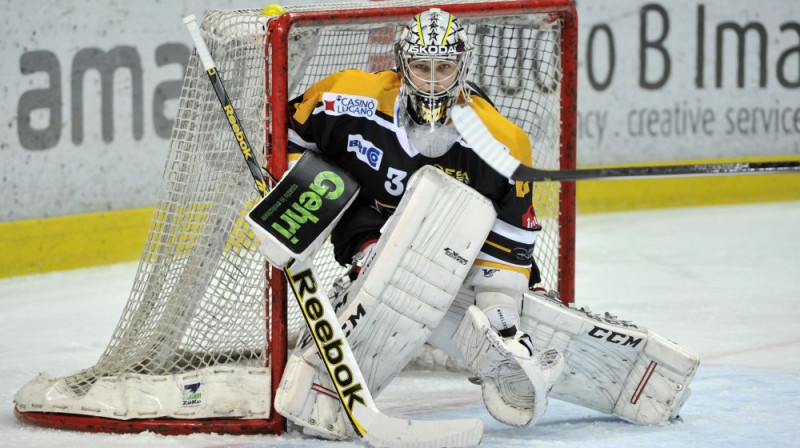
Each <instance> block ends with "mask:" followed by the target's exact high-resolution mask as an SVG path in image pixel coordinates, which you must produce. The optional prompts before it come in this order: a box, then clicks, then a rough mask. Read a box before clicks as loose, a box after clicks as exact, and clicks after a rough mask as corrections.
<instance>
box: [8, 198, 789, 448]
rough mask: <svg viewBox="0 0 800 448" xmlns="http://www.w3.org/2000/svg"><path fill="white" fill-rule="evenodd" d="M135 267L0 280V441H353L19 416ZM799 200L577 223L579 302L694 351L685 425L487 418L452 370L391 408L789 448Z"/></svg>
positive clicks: (591, 415) (610, 437)
mask: <svg viewBox="0 0 800 448" xmlns="http://www.w3.org/2000/svg"><path fill="white" fill-rule="evenodd" d="M135 270H136V264H135V263H127V264H120V265H114V266H106V267H98V268H93V269H84V270H76V271H70V272H60V273H50V274H45V275H36V276H27V277H17V278H10V279H5V280H0V307H1V308H0V309H2V312H0V360H1V361H2V362H0V384H2V386H1V387H0V446H9V447H45V446H46V447H73V446H74V447H81V448H100V447H103V448H105V447H109V446H114V447H142V446H148V447H150V448H169V447H223V446H237V447H301V448H305V447H309V448H310V447H318V446H330V447H334V446H336V447H354V446H364V445H363V444H362V443H361V442H358V441H355V442H321V441H319V440H315V439H309V438H304V437H302V436H299V435H296V434H295V435H292V434H290V435H285V436H281V437H273V436H219V435H192V436H176V437H165V436H159V435H155V434H151V433H145V434H136V435H109V434H83V433H76V432H67V431H57V430H50V429H43V428H38V427H32V426H25V425H23V424H21V423H19V422H18V421H17V420H16V419H15V418H14V415H13V413H12V403H11V400H12V398H13V395H14V393H15V392H16V391H17V390H18V389H19V388H20V387H21V386H22V385H23V384H24V383H25V382H27V381H28V380H30V379H31V378H33V377H34V376H35V375H36V374H37V373H38V372H40V371H44V372H48V373H50V374H53V375H58V376H61V375H64V374H66V373H69V372H72V371H75V370H79V369H82V368H86V367H89V366H91V365H92V364H94V363H95V362H96V361H97V359H98V358H99V357H100V355H101V353H102V352H103V350H104V348H105V346H106V344H107V343H108V341H109V340H110V338H111V333H112V332H113V330H114V327H115V325H116V322H117V319H118V318H119V315H120V313H121V312H122V308H123V306H124V303H125V301H126V300H127V297H128V292H129V289H130V287H131V284H132V281H133V275H134V274H135ZM799 277H800V202H786V203H777V204H759V205H748V206H728V207H702V208H688V209H676V210H661V211H644V212H631V213H615V214H607V215H587V216H579V217H578V231H577V281H576V296H577V304H578V305H581V306H589V307H590V308H591V309H592V310H593V311H595V312H600V311H611V312H613V313H615V314H618V315H619V316H620V317H621V318H624V319H628V320H632V321H634V322H636V323H637V324H641V325H644V326H646V327H648V328H651V329H653V330H655V331H656V332H658V333H660V334H662V335H663V336H665V337H667V338H669V339H672V340H674V341H676V342H679V343H681V344H683V345H686V346H687V347H689V348H691V349H693V350H695V351H697V352H698V353H700V356H701V359H702V363H701V367H700V370H699V372H698V374H697V376H696V378H695V380H694V382H693V383H692V396H691V398H690V399H689V401H688V402H687V403H686V405H685V406H684V408H683V411H682V412H681V416H682V418H683V421H680V422H674V423H671V424H668V425H665V426H636V425H632V424H629V423H626V422H623V421H621V420H619V419H617V418H614V417H611V416H607V415H603V414H600V413H597V412H594V411H590V410H586V409H583V408H580V407H577V406H574V405H570V404H568V403H564V402H559V401H555V400H554V401H551V404H550V407H549V409H548V411H547V413H546V414H545V416H544V417H543V418H542V420H541V421H540V423H539V424H537V425H536V426H535V427H533V428H530V429H525V430H521V429H516V428H510V427H506V426H503V425H502V424H499V423H497V422H495V421H494V420H493V419H492V418H491V417H490V416H489V415H488V413H487V412H486V411H485V409H484V408H483V405H482V404H481V401H480V393H479V390H478V388H477V387H476V386H473V385H471V384H470V383H469V382H467V381H466V380H465V379H464V378H463V376H461V375H458V374H452V373H437V374H430V373H420V372H414V373H404V374H402V375H401V376H400V377H399V378H398V379H397V380H396V381H395V382H394V383H392V385H391V386H389V388H388V389H387V390H386V391H385V392H384V394H382V395H381V397H380V398H379V399H378V405H379V407H381V408H382V409H383V410H384V411H386V412H387V413H388V414H390V415H398V416H414V418H423V419H439V418H458V417H477V418H480V419H482V420H483V422H484V425H485V428H486V431H485V434H484V440H483V443H482V446H484V447H559V448H561V447H592V448H602V447H609V448H612V447H613V448H627V447H631V448H633V447H636V448H641V447H653V448H659V447H660V448H673V447H675V448H677V447H715V446H718V447H751V446H764V447H771V448H774V447H797V446H800V440H799V439H798V434H800V278H799Z"/></svg>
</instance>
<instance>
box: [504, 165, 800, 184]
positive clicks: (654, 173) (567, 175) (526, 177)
mask: <svg viewBox="0 0 800 448" xmlns="http://www.w3.org/2000/svg"><path fill="white" fill-rule="evenodd" d="M785 173H800V161H792V160H784V161H776V162H755V163H747V162H742V163H712V164H698V165H666V166H640V167H619V168H589V169H577V170H561V171H557V170H553V171H551V170H540V169H536V168H533V167H529V166H526V165H522V164H520V165H519V166H518V167H517V168H516V169H515V170H514V172H513V173H512V174H511V178H512V179H514V180H522V181H534V182H548V181H556V182H571V181H581V180H606V179H608V180H613V179H630V178H637V177H638V178H643V177H647V178H659V177H689V176H725V175H743V174H785Z"/></svg>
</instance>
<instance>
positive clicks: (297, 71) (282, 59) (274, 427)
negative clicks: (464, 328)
mask: <svg viewBox="0 0 800 448" xmlns="http://www.w3.org/2000/svg"><path fill="white" fill-rule="evenodd" d="M435 4H436V5H437V6H440V7H442V8H444V9H446V10H447V11H448V12H451V13H453V14H455V15H456V16H457V17H459V18H460V19H461V21H462V24H464V25H465V27H466V29H467V31H468V34H469V35H470V37H471V39H472V41H473V43H474V44H475V46H476V49H475V52H474V55H473V69H472V71H471V74H470V80H471V81H472V82H474V83H475V84H477V85H478V86H480V87H481V88H482V90H483V91H484V92H485V93H487V94H488V96H489V97H490V98H491V99H492V101H493V102H494V104H495V106H496V107H497V108H498V109H499V110H500V111H501V112H502V113H503V114H504V115H505V116H506V117H508V118H509V119H511V120H512V121H514V122H515V123H516V124H517V125H519V126H520V127H522V128H523V129H524V130H525V131H526V132H527V133H528V134H529V135H530V138H531V143H532V147H533V148H534V153H533V160H534V163H535V165H536V166H537V167H541V168H547V169H558V168H573V167H574V164H575V60H576V56H575V41H576V38H577V36H576V17H575V11H574V5H573V4H572V3H571V2H570V1H569V0H548V1H543V0H539V1H499V2H487V1H486V0H483V1H438V2H436V3H435ZM430 6H431V3H430V2H426V1H419V0H408V1H393V2H391V3H341V4H323V5H316V6H308V5H307V6H298V7H286V8H285V9H286V11H287V12H288V14H284V15H281V16H275V17H265V16H263V15H262V13H261V11H260V10H235V11H209V12H207V14H206V16H205V19H204V21H203V24H202V29H203V34H204V37H205V39H206V41H207V43H208V45H209V48H210V50H211V52H212V55H213V57H214V59H215V61H216V63H217V67H218V70H219V72H220V73H221V74H222V78H223V80H224V82H225V85H226V88H227V90H228V92H229V95H230V96H231V98H232V99H233V102H234V106H235V108H236V110H237V113H238V116H239V118H240V122H241V124H242V126H243V127H244V128H245V129H246V131H247V133H248V137H249V138H250V141H251V143H252V145H253V147H255V148H264V151H261V152H260V154H259V157H260V163H261V165H262V166H265V167H268V169H270V170H271V171H272V172H273V174H275V175H276V176H277V177H280V175H281V174H282V172H283V171H284V170H285V169H286V164H287V159H286V153H285V148H286V141H287V140H286V139H287V136H286V134H287V132H286V114H287V107H286V103H287V101H288V99H290V98H292V97H294V96H296V95H299V94H301V93H302V92H303V91H304V90H305V89H306V88H308V87H309V86H310V85H311V84H312V83H314V82H315V81H317V80H319V79H321V78H323V77H325V76H327V75H330V74H333V73H335V72H337V71H340V70H343V69H346V68H359V69H362V70H366V71H377V70H385V69H390V68H392V67H393V64H394V56H393V53H392V48H393V42H394V41H395V40H396V38H397V36H398V31H399V27H400V25H402V24H404V23H405V22H406V21H407V20H408V19H409V18H410V17H412V16H413V15H414V14H416V13H418V12H421V11H423V10H425V9H427V8H428V7H430ZM533 190H534V206H535V208H536V212H537V216H538V219H539V220H540V222H541V224H542V227H543V229H544V230H543V232H542V234H541V235H540V236H539V238H538V240H537V244H536V248H535V250H534V257H535V259H536V261H537V264H538V266H539V267H540V269H541V276H542V279H543V281H542V284H541V285H540V286H542V287H544V288H547V289H551V290H558V291H559V292H560V293H561V297H562V299H563V300H564V301H565V302H569V301H571V300H572V291H573V289H572V284H573V280H572V276H573V268H572V260H573V242H574V215H575V211H574V186H573V185H571V184H563V185H562V184H558V183H542V184H534V185H533ZM259 199H260V197H259V195H258V193H257V192H256V190H255V189H254V187H253V181H252V178H251V176H250V173H249V172H248V171H247V167H246V165H245V164H244V163H243V161H242V156H241V154H240V153H239V151H238V150H237V148H236V146H235V143H233V142H232V139H231V136H230V129H229V128H228V123H227V121H226V119H225V116H224V114H223V113H222V112H221V110H220V107H219V104H218V101H217V98H216V97H215V95H214V93H213V91H212V89H211V87H210V86H209V83H208V79H207V77H206V74H205V72H204V71H203V69H202V67H201V65H200V63H199V61H198V59H197V57H196V55H193V56H192V58H191V60H190V61H189V65H188V69H187V73H186V76H185V80H184V85H183V89H182V92H181V97H180V102H179V110H178V112H177V116H176V120H175V124H174V128H173V132H172V136H171V139H170V144H169V154H168V160H167V163H166V167H165V170H164V174H163V180H162V185H161V188H160V190H159V195H158V199H157V205H156V207H155V211H154V215H153V219H152V223H151V227H150V231H149V234H148V238H147V241H146V244H145V248H144V253H143V255H142V258H141V261H140V263H139V267H138V271H137V274H136V277H135V280H134V284H133V288H132V291H131V294H130V297H129V300H128V302H127V305H126V307H125V310H124V311H123V313H122V316H121V318H120V320H119V323H118V325H117V328H116V330H115V331H114V334H113V336H112V338H111V342H110V343H109V345H108V347H107V348H106V350H105V352H104V353H103V355H102V357H101V358H100V360H99V361H98V362H97V364H96V365H94V366H92V367H89V368H88V369H85V370H81V371H79V372H76V373H74V374H71V375H68V376H64V377H51V376H49V375H47V374H42V375H40V376H39V377H37V378H35V379H33V380H31V381H30V382H29V383H28V384H26V385H25V386H24V387H23V388H22V389H21V390H20V391H19V392H18V393H17V395H16V396H15V406H16V408H15V411H16V414H17V416H18V417H19V418H20V419H22V420H25V421H29V422H32V423H35V424H39V425H44V426H50V427H57V428H65V429H77V430H87V431H104V432H135V431H142V430H151V431H154V432H160V433H166V434H185V433H192V432H220V433H278V432H280V431H281V430H282V428H283V425H284V422H283V420H282V419H281V418H280V416H278V415H277V414H276V413H274V412H273V411H272V409H271V400H272V396H273V394H274V390H275V387H276V386H277V384H278V382H279V379H280V375H281V373H282V370H283V366H284V363H285V358H286V351H287V347H291V344H292V343H293V341H294V340H295V339H296V338H297V337H298V335H299V334H300V332H301V331H302V330H303V325H304V324H303V322H302V319H301V318H300V316H299V314H298V312H297V310H296V308H293V305H294V303H295V302H294V299H293V298H292V297H287V293H286V288H285V284H284V283H283V279H282V277H281V273H280V271H278V270H277V269H275V268H271V267H269V266H266V265H265V262H264V259H263V257H262V256H261V255H260V253H259V250H258V247H259V243H258V241H257V240H256V239H255V238H254V236H253V234H252V232H251V231H250V229H249V228H248V225H247V224H246V223H245V221H244V220H243V217H244V214H245V213H246V212H247V211H249V210H250V209H251V208H252V207H253V206H254V205H255V204H256V203H257V201H258V200H259ZM315 261H316V264H317V266H318V267H319V270H320V273H321V276H322V277H323V278H324V279H325V282H326V283H327V284H331V283H332V282H333V281H334V280H335V279H336V278H337V277H339V276H340V275H341V274H342V272H343V268H341V267H340V266H338V264H336V262H334V261H333V257H332V252H331V250H330V248H329V247H326V248H323V249H322V250H321V251H320V253H319V254H318V255H317V257H316V259H315ZM287 305H288V311H287V309H286V306H287ZM427 356H430V355H427ZM426 362H427V361H425V360H422V361H420V362H418V363H417V365H423V366H424V365H426Z"/></svg>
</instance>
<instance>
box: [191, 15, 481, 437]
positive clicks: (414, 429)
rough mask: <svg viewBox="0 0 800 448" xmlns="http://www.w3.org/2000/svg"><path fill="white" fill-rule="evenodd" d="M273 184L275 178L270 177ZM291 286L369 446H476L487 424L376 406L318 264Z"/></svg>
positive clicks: (199, 38) (232, 116) (258, 178)
mask: <svg viewBox="0 0 800 448" xmlns="http://www.w3.org/2000/svg"><path fill="white" fill-rule="evenodd" d="M183 22H184V24H186V27H187V28H188V29H189V32H190V34H191V35H192V39H193V40H194V44H195V48H196V50H197V54H198V56H199V57H200V60H201V61H202V63H203V66H204V68H205V70H206V72H207V73H208V76H209V79H210V80H211V84H212V85H213V86H214V90H215V92H216V93H217V97H218V98H219V101H220V104H221V105H222V107H223V110H224V111H225V115H226V116H227V118H228V122H229V123H230V125H231V130H232V131H233V133H234V136H235V138H236V141H237V144H238V145H239V148H240V149H241V151H242V154H243V155H244V158H245V161H246V162H247V165H248V167H250V173H251V174H252V175H253V179H254V180H255V182H256V188H258V190H259V191H260V192H261V194H262V195H266V193H267V185H266V182H265V180H264V176H263V174H262V173H261V169H260V168H259V166H258V164H257V163H256V161H255V158H254V157H253V154H252V149H251V147H250V144H249V143H248V142H247V138H246V137H245V134H244V130H243V129H242V128H241V126H240V125H239V119H238V117H237V116H236V112H235V110H234V109H233V105H232V104H231V101H230V98H228V95H227V93H226V92H225V87H224V86H223V84H222V80H221V79H220V78H219V76H218V73H217V70H216V66H215V64H214V61H213V59H212V58H211V53H210V51H209V50H208V47H207V45H206V43H205V40H204V39H203V35H202V33H201V32H200V27H199V26H198V24H197V20H196V19H195V17H194V16H188V17H186V18H184V19H183ZM270 177H271V178H272V180H275V178H274V177H272V175H270ZM283 271H284V273H285V274H286V278H287V280H288V282H289V285H290V286H291V287H292V290H293V291H294V295H295V298H296V299H297V303H298V305H299V307H300V310H301V311H302V313H301V314H302V315H303V318H304V320H305V322H306V324H307V325H308V329H309V333H310V334H311V336H312V338H313V339H314V342H315V343H316V345H317V348H318V350H319V353H320V354H321V356H320V357H321V358H322V361H323V363H324V364H325V367H326V370H327V372H328V375H329V376H330V378H331V381H332V382H333V384H334V387H335V389H336V392H337V396H338V397H339V401H340V402H341V405H342V408H343V409H344V410H345V412H346V414H347V416H348V418H349V419H350V423H351V424H352V425H353V428H354V429H355V432H356V434H358V435H359V436H361V437H362V438H363V439H364V440H365V441H366V442H367V443H369V444H370V445H373V446H377V447H388V448H428V447H430V448H436V447H442V446H448V447H468V446H476V445H478V444H479V443H480V441H481V438H482V436H483V424H482V422H481V421H480V420H477V419H459V420H430V421H427V420H408V419H403V418H397V417H390V416H387V415H386V414H383V413H382V412H381V411H380V410H379V409H378V408H377V406H376V405H375V401H374V399H373V398H372V394H371V393H370V391H369V389H368V388H367V383H366V381H365V379H364V375H363V373H362V372H361V368H360V367H359V366H358V363H357V361H356V358H355V356H354V355H353V351H352V349H351V348H350V344H349V343H348V341H347V338H346V337H345V335H344V330H342V327H341V326H340V325H339V324H338V319H337V317H336V313H335V311H334V309H333V306H332V305H331V303H330V299H329V298H328V297H327V295H326V294H325V291H324V288H323V287H319V288H318V286H321V285H319V284H318V282H317V280H316V278H318V276H317V274H316V269H315V268H314V264H313V262H312V260H311V259H310V258H309V259H307V260H298V261H294V262H289V263H288V264H287V266H284V267H283Z"/></svg>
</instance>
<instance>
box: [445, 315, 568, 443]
mask: <svg viewBox="0 0 800 448" xmlns="http://www.w3.org/2000/svg"><path fill="white" fill-rule="evenodd" d="M453 339H454V342H455V344H456V347H457V349H458V350H459V351H460V352H461V354H462V356H463V359H464V361H465V362H466V363H467V365H469V366H470V368H472V370H473V371H474V372H475V374H476V375H477V376H478V380H479V382H480V383H481V387H482V395H483V402H484V404H485V405H486V409H487V410H488V411H489V413H490V414H491V415H492V416H493V417H494V418H495V419H497V420H498V421H499V422H502V423H505V424H507V425H512V426H521V427H528V426H532V425H533V424H535V423H536V422H537V421H538V420H539V418H540V417H541V416H542V415H543V414H544V411H545V409H546V408H547V394H548V392H549V391H550V389H551V387H552V385H553V383H554V382H555V381H556V380H557V379H558V377H559V375H561V371H562V370H563V368H564V358H563V357H562V356H561V354H560V353H558V352H557V351H556V350H553V349H550V350H546V351H536V350H533V349H532V345H531V343H530V339H529V338H528V336H527V335H526V334H524V333H522V332H520V331H516V330H514V334H513V335H509V336H507V337H503V336H501V335H500V333H498V332H497V331H495V330H494V329H493V328H492V325H491V324H490V322H489V318H488V317H487V316H486V314H485V313H484V312H482V311H481V310H480V309H478V308H477V307H475V306H470V307H469V308H467V312H466V313H465V314H464V318H463V320H462V321H461V324H460V325H459V326H458V328H457V329H456V332H455V334H454V336H453Z"/></svg>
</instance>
